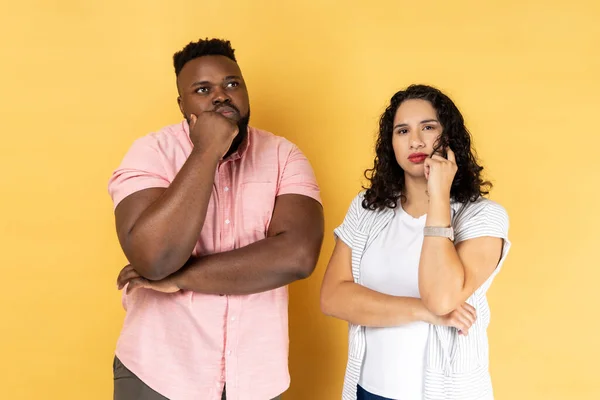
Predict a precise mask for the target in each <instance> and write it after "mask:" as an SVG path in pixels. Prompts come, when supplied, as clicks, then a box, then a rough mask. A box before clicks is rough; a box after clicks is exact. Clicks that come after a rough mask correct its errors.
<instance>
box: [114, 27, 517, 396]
mask: <svg viewBox="0 0 600 400" xmlns="http://www.w3.org/2000/svg"><path fill="white" fill-rule="evenodd" d="M173 62H174V67H175V75H176V78H177V81H176V82H177V90H178V93H179V96H178V98H177V102H178V104H179V108H180V110H181V113H182V116H183V119H182V121H181V122H180V123H177V124H174V125H171V126H167V127H164V128H162V129H160V130H159V131H157V132H155V133H151V134H148V135H146V136H143V137H141V138H139V139H137V140H136V141H135V142H134V143H133V145H132V147H131V148H130V149H129V151H128V152H127V154H126V155H125V157H124V158H123V160H122V162H121V164H120V165H119V167H118V168H117V169H116V170H115V171H114V173H113V175H112V176H111V178H110V182H109V193H110V195H111V197H112V200H113V203H114V212H115V219H116V227H117V234H118V238H119V242H120V244H121V247H122V248H123V251H124V253H125V255H126V256H127V259H128V260H129V263H130V264H129V265H127V266H126V267H125V268H123V269H122V270H121V272H120V273H119V276H118V279H117V286H118V288H119V289H123V290H124V293H123V306H124V307H125V309H126V311H127V312H126V316H125V321H124V324H123V327H122V331H121V334H120V337H119V340H118V343H117V348H116V354H115V358H114V364H113V372H114V398H115V399H116V400H133V399H139V400H158V399H161V400H164V399H171V400H192V399H193V400H197V399H202V400H219V399H225V398H227V399H231V400H269V399H279V398H280V397H281V394H282V393H283V392H285V391H286V390H287V388H288V387H289V384H290V376H289V372H288V314H287V312H288V311H287V307H288V291H287V285H288V284H290V283H291V282H294V281H296V280H299V279H304V278H307V277H308V276H310V275H311V273H312V272H313V270H314V268H315V265H316V263H317V260H318V258H319V253H320V249H321V244H322V240H323V235H324V221H323V219H324V218H323V209H322V206H321V199H320V190H319V187H318V185H317V181H316V179H315V175H314V173H313V170H312V168H311V165H310V163H309V161H308V160H307V159H306V157H305V156H304V155H303V154H302V152H301V151H300V150H299V149H298V147H297V146H295V145H294V144H293V143H291V142H290V141H288V140H286V139H284V138H283V137H280V136H276V135H273V134H272V133H269V132H266V131H264V130H260V129H257V128H255V127H253V126H250V125H249V120H250V106H249V97H248V90H247V88H246V84H245V82H244V78H243V76H242V72H241V70H240V67H239V65H238V63H237V60H236V57H235V53H234V50H233V49H232V47H231V44H230V43H229V41H224V40H219V39H206V40H199V41H197V42H192V43H189V44H188V45H187V46H185V47H184V48H183V49H182V50H181V51H178V52H177V53H175V55H174V57H173ZM481 170H482V167H481V166H480V165H479V164H478V162H477V159H476V158H475V154H474V151H473V150H472V148H471V142H470V135H469V132H468V131H467V129H466V128H465V123H464V120H463V117H462V115H461V113H460V111H459V110H458V109H457V107H456V106H455V105H454V103H453V102H452V100H450V99H449V98H448V97H447V96H446V95H445V94H443V93H442V92H440V91H439V90H437V89H435V88H432V87H429V86H424V85H413V86H410V87H408V88H406V89H405V90H402V91H399V92H397V93H396V94H394V96H393V97H392V98H391V101H390V103H389V106H388V107H387V109H386V110H385V112H384V113H383V115H382V116H381V120H380V127H379V137H378V139H377V144H376V158H375V162H374V166H373V168H372V169H370V170H369V171H368V172H369V173H368V178H369V182H370V183H369V185H368V188H367V189H366V190H365V191H362V192H360V194H358V195H357V196H356V198H355V199H354V200H353V201H352V202H351V205H350V208H349V210H348V212H347V214H346V217H345V219H344V221H343V222H342V223H341V225H339V227H338V228H337V229H336V230H335V237H336V244H335V249H334V251H333V254H332V256H331V259H330V261H329V265H328V267H327V271H326V273H325V276H324V279H323V284H322V291H321V306H322V310H323V312H324V313H326V314H327V315H331V316H333V317H336V318H340V319H343V320H345V321H348V322H349V325H350V330H349V353H348V364H347V369H346V376H345V381H344V387H343V393H342V395H341V397H342V398H343V399H344V400H355V399H359V400H360V399H365V400H366V399H379V400H381V399H394V400H405V399H409V400H412V399H456V400H458V399H460V400H480V399H492V398H493V391H492V384H491V379H490V375H489V370H488V340H487V335H486V329H487V326H488V324H489V318H490V313H489V307H488V303H487V301H486V292H487V290H488V288H489V287H490V285H491V283H492V280H493V279H494V276H495V275H496V274H497V273H498V271H499V270H500V267H501V266H502V263H503V261H504V259H505V257H506V255H507V252H508V250H509V248H510V242H509V240H508V237H507V233H508V216H507V214H506V212H505V210H504V209H503V208H502V207H501V206H500V205H499V204H497V203H495V202H492V201H491V200H488V199H485V198H484V195H486V194H487V193H488V191H489V188H490V187H491V185H490V184H489V183H488V182H486V181H484V180H483V178H482V176H481ZM318 362H319V360H315V363H318ZM315 396H316V395H315ZM315 398H316V397H315ZM318 400H320V399H318Z"/></svg>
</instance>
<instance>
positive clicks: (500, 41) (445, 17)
mask: <svg viewBox="0 0 600 400" xmlns="http://www.w3.org/2000/svg"><path fill="white" fill-rule="evenodd" d="M365 3H366V4H368V5H365ZM489 3H491V2H483V1H475V0H473V1H456V0H454V1H437V2H431V1H410V2H409V1H400V0H379V1H369V2H356V4H357V5H356V6H351V5H349V3H347V2H335V1H323V0H319V1H309V2H297V1H293V2H292V1H264V0H261V1H259V0H252V1H228V2H216V1H210V2H209V1H175V0H173V1H159V0H155V1H149V0H136V1H133V0H130V1H122V0H119V1H117V0H112V1H92V0H89V1H67V0H62V1H60V0H57V1H47V0H44V1H42V0H39V1H31V0H22V1H3V2H2V5H1V7H0V38H1V39H0V40H1V44H2V45H1V50H0V51H1V63H0V91H1V93H2V94H1V96H0V127H1V129H2V136H1V141H0V146H1V157H0V170H1V171H2V184H1V185H0V187H1V190H2V193H1V196H0V201H1V207H0V212H1V218H0V246H1V251H0V265H1V266H2V270H1V271H2V275H1V276H2V284H1V286H0V287H1V289H0V304H1V306H0V307H1V310H2V313H1V315H2V318H1V321H2V325H1V330H0V398H3V399H11V400H14V399H36V400H37V399H62V400H65V399H86V400H95V399H98V400H100V399H108V398H112V397H111V396H112V371H111V365H112V364H111V362H112V351H113V349H114V345H115V341H116V339H117V336H118V333H119V329H120V326H121V322H122V318H123V311H122V309H121V306H120V294H119V292H117V290H116V288H115V278H116V274H117V272H118V271H119V270H120V268H121V267H122V266H123V265H124V261H125V258H124V257H123V255H122V253H121V251H120V248H119V246H118V243H117V239H116V235H115V232H114V226H113V216H112V204H111V202H110V199H109V196H108V194H107V192H106V184H107V180H108V178H109V176H110V173H111V171H112V169H113V168H115V167H116V166H117V164H118V163H119V161H120V160H121V158H122V156H123V155H124V153H125V151H126V150H127V149H128V147H129V146H130V145H131V143H132V142H133V140H134V139H135V138H137V137H139V136H142V135H145V134H147V133H148V132H150V131H152V130H156V129H158V128H160V127H162V126H164V125H167V124H171V123H174V122H177V121H179V111H178V109H177V105H176V102H175V97H176V90H175V84H174V83H175V78H174V73H173V68H172V64H171V57H172V54H173V52H175V51H176V50H179V49H180V48H181V47H182V46H183V45H185V44H186V43H188V42H189V41H192V40H196V39H198V38H200V37H207V36H208V37H212V36H217V37H226V38H229V39H231V40H232V42H233V45H234V47H235V48H236V49H237V55H238V57H239V62H240V65H241V67H242V70H243V72H244V74H245V76H246V79H247V82H248V85H249V89H250V96H251V107H252V122H253V125H255V126H258V127H261V128H263V129H267V130H270V131H272V132H274V133H277V134H279V135H283V136H286V137H288V138H289V139H291V140H292V141H294V142H296V143H297V144H298V145H299V146H300V148H301V149H302V150H303V151H304V152H305V154H306V155H307V156H308V158H309V159H310V160H311V161H312V163H313V166H314V168H315V171H316V174H317V177H318V179H319V182H320V184H321V185H322V190H323V199H324V203H325V209H326V229H327V236H326V240H325V243H324V246H323V253H322V257H321V261H320V263H319V266H318V269H317V270H316V272H315V273H314V275H313V276H312V277H311V278H310V279H308V280H306V281H303V282H299V283H295V284H293V285H292V288H291V305H290V310H291V318H290V325H291V359H290V365H291V373H292V387H291V389H290V390H289V392H288V393H287V394H286V395H285V399H286V400H294V399H295V400H300V399H316V400H321V399H322V400H329V399H339V398H340V390H341V384H342V377H343V373H344V367H345V362H346V343H347V342H346V340H347V339H346V324H345V323H343V322H341V321H337V320H333V319H329V318H326V317H324V316H323V315H322V314H321V313H320V310H319V301H318V298H319V287H320V282H321V278H322V275H323V272H324V268H325V265H326V262H327V259H328V258H329V255H330V253H331V249H332V244H333V239H332V234H331V232H332V230H333V228H334V227H335V226H336V225H337V224H338V223H340V222H341V220H342V218H343V216H344V214H345V212H346V208H347V206H348V204H349V202H350V200H351V198H352V197H353V196H354V195H355V194H356V192H357V191H358V190H359V189H360V185H361V183H362V182H363V180H362V172H363V170H364V169H365V168H366V167H369V166H370V165H371V162H372V149H373V142H374V134H375V131H376V128H377V126H376V124H377V119H378V117H379V115H380V113H381V112H382V110H383V108H384V106H385V104H386V102H387V100H388V98H389V97H390V96H391V95H392V94H393V93H394V92H395V91H396V90H397V89H399V88H402V87H404V86H406V85H408V84H410V83H413V82H422V83H428V84H433V85H436V86H438V87H440V88H441V89H443V90H445V91H447V92H448V93H449V94H450V95H451V97H452V98H453V99H455V101H456V102H457V104H458V105H459V107H460V108H461V109H462V110H463V111H464V114H465V117H466V119H467V122H468V126H469V127H470V128H471V131H472V133H473V136H474V138H475V144H476V146H477V149H478V152H479V154H480V156H481V158H482V161H483V162H484V165H485V166H486V171H487V173H488V177H490V178H491V179H492V180H493V182H494V183H495V184H496V187H495V190H494V191H493V193H492V198H493V199H494V200H497V201H499V202H500V203H502V204H503V205H504V206H505V207H506V209H507V210H508V212H509V214H510V218H511V230H510V237H511V239H512V241H513V243H514V246H513V250H512V252H511V254H510V256H509V259H508V261H507V263H506V264H505V268H504V270H503V272H502V273H501V274H500V275H499V276H498V278H497V280H496V282H495V284H494V285H493V286H492V289H491V291H490V294H489V299H490V303H491V308H492V324H491V327H490V345H491V372H492V376H493V381H494V384H495V391H496V398H497V399H500V400H513V399H529V400H534V399H544V400H552V399H599V398H600V384H599V383H598V372H599V369H598V360H599V359H600V345H599V344H598V337H599V336H598V331H599V329H600V325H599V322H598V315H599V314H598V306H599V301H598V295H597V290H596V289H597V285H598V281H599V279H600V272H599V270H600V268H599V267H600V262H599V261H598V248H599V247H598V246H599V245H600V240H599V234H598V232H600V230H599V229H600V212H599V211H598V195H599V194H600V193H599V189H598V186H599V183H600V180H599V179H598V177H597V176H596V175H595V174H598V173H599V172H600V165H599V161H598V150H599V149H598V148H599V146H600V139H599V138H600V133H599V132H600V128H599V125H598V115H600V111H599V109H600V101H599V100H598V99H599V93H600V79H599V78H598V74H599V72H600V23H598V21H599V20H600V6H599V5H598V4H599V3H598V2H596V1H594V0H589V1H573V0H570V1H562V0H560V1H558V0H555V1H553V2H547V1H533V0H530V1H517V0H510V1H502V2H495V4H494V5H491V4H489ZM359 4H360V6H359Z"/></svg>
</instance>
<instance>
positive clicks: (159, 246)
mask: <svg viewBox="0 0 600 400" xmlns="http://www.w3.org/2000/svg"><path fill="white" fill-rule="evenodd" d="M217 164H218V158H217V157H215V156H214V155H212V154H210V153H203V152H201V151H196V150H193V151H192V153H191V154H190V156H189V157H188V159H187V160H186V162H185V164H184V165H183V167H182V168H181V170H180V171H179V173H178V174H177V176H176V177H175V179H174V180H173V182H172V183H171V185H170V186H169V187H168V188H167V189H166V190H165V191H164V193H162V195H161V196H160V197H159V198H158V199H157V200H156V201H154V203H152V204H151V205H150V206H149V207H148V208H147V209H146V210H145V211H144V212H143V213H142V214H141V215H140V217H139V218H138V219H137V221H136V222H135V224H134V225H133V227H132V228H131V230H130V232H129V233H128V235H127V238H126V241H125V247H126V249H127V250H128V251H127V253H128V256H129V257H130V261H131V263H132V264H134V265H136V266H141V268H139V270H140V271H139V272H140V273H142V275H144V272H145V273H146V275H149V276H146V277H147V278H150V279H161V278H164V277H165V276H167V275H169V274H171V273H173V272H175V271H177V270H178V269H179V268H181V267H182V266H183V265H184V264H185V262H186V261H187V260H188V259H189V257H190V255H191V254H192V251H193V249H194V246H195V245H196V243H197V241H198V237H199V236H200V232H201V230H202V226H203V225H204V220H205V217H206V211H207V207H208V203H209V201H210V196H211V192H212V187H213V184H214V176H215V170H216V167H217Z"/></svg>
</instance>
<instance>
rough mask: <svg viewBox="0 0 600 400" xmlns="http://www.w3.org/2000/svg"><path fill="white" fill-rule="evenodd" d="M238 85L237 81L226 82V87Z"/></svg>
mask: <svg viewBox="0 0 600 400" xmlns="http://www.w3.org/2000/svg"><path fill="white" fill-rule="evenodd" d="M238 86H240V83H239V82H229V83H228V84H227V87H238Z"/></svg>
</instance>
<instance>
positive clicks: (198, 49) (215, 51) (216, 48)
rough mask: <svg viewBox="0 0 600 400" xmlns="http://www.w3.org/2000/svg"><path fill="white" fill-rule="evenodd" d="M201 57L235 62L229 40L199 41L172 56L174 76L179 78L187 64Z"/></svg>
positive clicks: (233, 51) (191, 43) (189, 44)
mask: <svg viewBox="0 0 600 400" xmlns="http://www.w3.org/2000/svg"><path fill="white" fill-rule="evenodd" d="M202 56H225V57H227V58H229V59H231V60H233V61H235V62H237V60H236V59H235V50H234V49H233V48H232V47H231V43H230V42H229V40H223V39H208V38H206V39H200V40H198V41H197V42H190V43H188V44H187V45H186V46H185V47H184V48H183V49H182V50H180V51H178V52H177V53H175V54H174V55H173V65H174V67H175V75H176V76H179V73H180V72H181V70H182V69H183V66H184V65H185V64H186V63H187V62H189V61H191V60H193V59H194V58H198V57H202Z"/></svg>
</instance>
